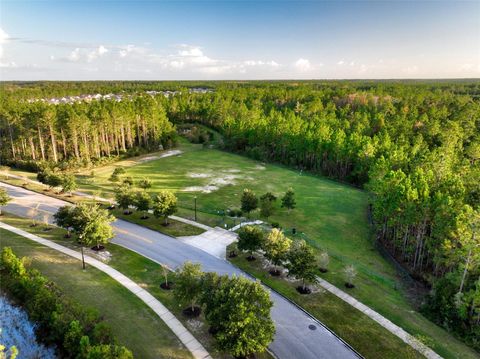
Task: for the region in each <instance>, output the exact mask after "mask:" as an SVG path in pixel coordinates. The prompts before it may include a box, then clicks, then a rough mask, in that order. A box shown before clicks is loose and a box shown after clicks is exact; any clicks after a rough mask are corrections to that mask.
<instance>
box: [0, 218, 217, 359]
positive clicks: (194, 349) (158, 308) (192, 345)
mask: <svg viewBox="0 0 480 359" xmlns="http://www.w3.org/2000/svg"><path fill="white" fill-rule="evenodd" d="M0 228H3V229H6V230H7V231H10V232H13V233H16V234H18V235H20V236H22V237H25V238H28V239H30V240H32V241H35V242H37V243H40V244H42V245H44V246H47V247H49V248H52V249H55V250H56V251H59V252H62V253H64V254H66V255H68V256H70V257H73V258H76V259H78V260H81V259H82V255H81V254H80V253H79V252H77V251H74V250H73V249H70V248H67V247H64V246H62V245H60V244H57V243H55V242H52V241H50V240H48V239H44V238H41V237H38V236H36V235H34V234H31V233H28V232H25V231H23V230H21V229H18V228H16V227H13V226H10V225H8V224H5V223H3V222H0ZM85 263H88V264H90V265H91V266H92V267H95V268H97V269H99V270H101V271H102V272H104V273H106V274H108V275H109V276H110V277H112V278H113V279H115V280H116V281H117V282H118V283H120V284H121V285H123V286H124V287H125V288H127V289H128V290H129V291H130V292H132V293H133V294H135V295H136V296H137V297H138V298H140V299H141V300H142V301H143V302H144V303H145V304H146V305H147V306H148V307H150V308H151V309H152V310H153V311H154V312H155V313H156V314H157V315H158V316H159V317H160V319H162V320H163V321H164V322H165V324H167V326H168V327H169V328H170V329H171V330H172V332H173V333H174V334H175V335H176V336H177V337H178V339H180V341H181V342H182V343H183V344H184V345H185V346H186V347H187V349H188V350H189V351H190V352H191V353H192V355H193V357H194V358H196V359H211V356H210V354H208V352H207V351H206V350H205V348H204V347H203V346H202V344H200V343H199V342H198V341H197V339H195V338H194V337H193V335H192V334H190V332H189V331H188V330H187V329H186V328H185V327H184V326H183V324H182V323H180V321H179V320H178V319H177V318H175V316H174V315H173V314H172V313H171V312H170V311H169V310H168V309H167V308H166V307H165V306H164V305H163V304H162V303H160V301H158V300H157V299H156V298H155V297H154V296H152V295H151V294H150V293H148V292H147V291H146V290H145V289H142V288H141V287H140V286H139V285H138V284H136V283H135V282H133V281H132V280H131V279H129V278H128V277H126V276H125V275H123V274H122V273H120V272H119V271H117V270H116V269H113V268H112V267H110V266H108V265H106V264H105V263H102V262H100V261H99V260H96V259H94V258H92V257H89V256H85Z"/></svg>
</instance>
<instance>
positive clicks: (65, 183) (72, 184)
mask: <svg viewBox="0 0 480 359" xmlns="http://www.w3.org/2000/svg"><path fill="white" fill-rule="evenodd" d="M61 186H62V192H63V193H68V194H69V195H71V194H72V192H73V191H75V190H76V189H77V188H78V185H77V182H76V180H75V176H74V175H71V174H64V175H63V176H62V183H61Z"/></svg>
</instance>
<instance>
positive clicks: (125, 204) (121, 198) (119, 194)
mask: <svg viewBox="0 0 480 359" xmlns="http://www.w3.org/2000/svg"><path fill="white" fill-rule="evenodd" d="M135 199H136V198H135V193H134V191H133V190H132V189H131V188H130V187H129V186H121V187H118V188H117V191H116V192H115V201H116V202H117V203H118V206H119V207H120V208H122V209H123V213H124V214H131V213H132V212H131V211H130V206H134V205H135Z"/></svg>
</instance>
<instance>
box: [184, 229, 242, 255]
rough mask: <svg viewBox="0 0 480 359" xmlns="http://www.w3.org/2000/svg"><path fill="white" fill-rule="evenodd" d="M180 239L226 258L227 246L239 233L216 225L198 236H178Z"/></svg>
mask: <svg viewBox="0 0 480 359" xmlns="http://www.w3.org/2000/svg"><path fill="white" fill-rule="evenodd" d="M177 239H178V240H179V241H182V242H185V243H187V244H189V245H191V246H194V247H197V248H200V249H202V250H204V251H205V252H207V253H209V254H211V255H212V256H215V257H217V258H221V259H225V253H226V251H227V246H228V245H229V244H231V243H233V242H235V241H236V240H237V234H236V233H234V232H230V231H227V230H226V229H223V228H220V227H215V228H210V229H209V230H207V231H206V232H203V233H202V234H199V235H197V236H184V237H177Z"/></svg>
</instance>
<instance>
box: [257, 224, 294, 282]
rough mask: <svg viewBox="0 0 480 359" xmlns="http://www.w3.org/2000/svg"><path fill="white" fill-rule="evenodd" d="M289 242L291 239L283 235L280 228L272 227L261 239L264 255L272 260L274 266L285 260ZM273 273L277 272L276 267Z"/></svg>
mask: <svg viewBox="0 0 480 359" xmlns="http://www.w3.org/2000/svg"><path fill="white" fill-rule="evenodd" d="M291 244H292V240H291V239H290V238H287V237H285V235H284V234H283V232H282V231H281V230H279V229H277V228H273V229H272V230H271V232H270V233H269V234H268V236H267V237H266V238H265V240H264V241H263V250H264V251H265V257H266V258H267V259H268V260H269V261H270V262H272V264H273V265H274V266H275V267H278V266H280V265H282V264H283V262H284V261H285V260H286V256H287V254H288V251H289V250H290V246H291ZM274 273H275V274H277V273H279V270H278V268H275V270H274Z"/></svg>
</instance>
